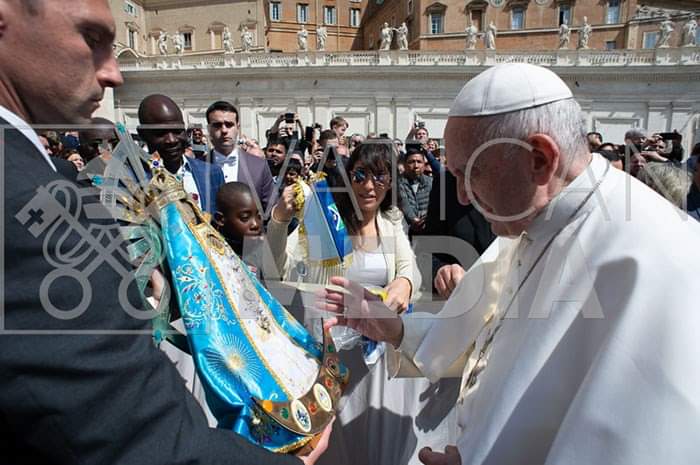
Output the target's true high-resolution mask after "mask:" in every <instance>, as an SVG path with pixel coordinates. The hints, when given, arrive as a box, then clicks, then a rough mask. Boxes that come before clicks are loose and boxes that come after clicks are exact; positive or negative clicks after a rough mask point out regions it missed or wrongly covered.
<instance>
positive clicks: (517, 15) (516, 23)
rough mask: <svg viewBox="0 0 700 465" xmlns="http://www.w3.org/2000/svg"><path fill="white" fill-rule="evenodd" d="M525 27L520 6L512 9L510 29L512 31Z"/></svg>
mask: <svg viewBox="0 0 700 465" xmlns="http://www.w3.org/2000/svg"><path fill="white" fill-rule="evenodd" d="M524 27H525V9H524V8H523V7H520V6H516V7H514V8H513V10H512V12H511V18H510V28H511V29H513V30H516V29H523V28H524Z"/></svg>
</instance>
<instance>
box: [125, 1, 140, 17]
mask: <svg viewBox="0 0 700 465" xmlns="http://www.w3.org/2000/svg"><path fill="white" fill-rule="evenodd" d="M124 12H125V13H127V14H129V15H131V16H134V17H136V16H138V10H137V9H136V5H134V4H133V3H131V2H124Z"/></svg>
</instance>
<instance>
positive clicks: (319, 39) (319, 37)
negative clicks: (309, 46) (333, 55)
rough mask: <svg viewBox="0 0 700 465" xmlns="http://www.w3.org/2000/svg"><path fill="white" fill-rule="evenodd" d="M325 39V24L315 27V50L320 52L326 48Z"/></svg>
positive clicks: (326, 31)
mask: <svg viewBox="0 0 700 465" xmlns="http://www.w3.org/2000/svg"><path fill="white" fill-rule="evenodd" d="M326 39H328V29H326V26H319V27H317V28H316V50H318V51H319V52H322V51H324V50H326Z"/></svg>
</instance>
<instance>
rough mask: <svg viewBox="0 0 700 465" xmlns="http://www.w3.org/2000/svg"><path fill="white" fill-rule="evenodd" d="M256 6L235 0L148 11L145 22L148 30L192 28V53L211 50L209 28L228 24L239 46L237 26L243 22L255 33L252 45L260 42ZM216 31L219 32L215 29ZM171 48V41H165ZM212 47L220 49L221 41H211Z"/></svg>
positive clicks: (235, 45) (235, 44) (260, 27)
mask: <svg viewBox="0 0 700 465" xmlns="http://www.w3.org/2000/svg"><path fill="white" fill-rule="evenodd" d="M259 9H260V8H259V6H258V2H256V1H254V0H253V1H239V2H230V3H228V4H212V5H207V6H189V7H178V8H167V9H162V8H161V9H158V10H148V11H146V15H147V24H148V28H149V31H148V32H149V33H150V32H152V31H156V30H158V29H164V30H165V31H166V32H167V33H168V34H172V33H174V32H176V31H178V30H184V29H183V28H186V29H190V28H191V29H193V31H194V32H193V50H192V51H193V52H196V51H205V50H211V49H212V46H211V34H210V30H212V29H213V30H217V31H218V30H220V28H221V25H222V24H223V25H226V26H228V28H229V30H230V31H231V35H232V38H233V44H234V47H240V46H241V37H240V27H241V26H242V25H243V24H247V25H248V28H249V29H250V30H251V31H253V32H254V33H255V34H256V36H257V43H256V45H261V41H262V35H261V34H262V30H263V24H262V23H261V22H260V15H259V13H260V12H259ZM219 34H220V32H219ZM168 47H169V49H171V50H173V49H174V46H173V45H172V42H169V43H168ZM213 48H215V49H219V48H221V41H220V40H218V39H217V40H215V43H214V47H213Z"/></svg>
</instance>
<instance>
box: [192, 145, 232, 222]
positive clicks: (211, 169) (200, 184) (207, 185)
mask: <svg viewBox="0 0 700 465" xmlns="http://www.w3.org/2000/svg"><path fill="white" fill-rule="evenodd" d="M187 162H188V164H189V166H190V169H191V170H192V177H193V178H194V183H195V184H196V185H197V191H199V195H200V196H201V199H200V203H201V205H202V210H203V211H205V212H209V213H212V214H213V213H214V212H215V211H216V193H217V192H219V188H220V187H221V186H222V185H223V184H224V172H223V171H221V168H219V167H218V166H216V165H212V164H211V163H207V162H204V161H201V160H197V159H196V158H189V159H188V160H187Z"/></svg>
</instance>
